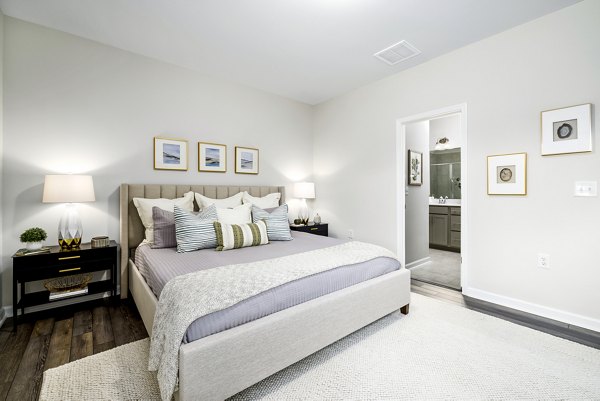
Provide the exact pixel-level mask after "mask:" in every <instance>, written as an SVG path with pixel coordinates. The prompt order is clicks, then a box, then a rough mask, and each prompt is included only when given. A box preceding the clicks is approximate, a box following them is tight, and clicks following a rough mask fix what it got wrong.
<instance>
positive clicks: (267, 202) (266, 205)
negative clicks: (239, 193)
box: [242, 191, 281, 209]
mask: <svg viewBox="0 0 600 401" xmlns="http://www.w3.org/2000/svg"><path fill="white" fill-rule="evenodd" d="M279 199H281V193H279V192H274V193H272V194H269V195H267V196H263V197H262V198H256V197H254V196H252V195H250V194H249V193H248V192H245V191H244V196H243V198H242V201H243V202H244V203H250V204H251V205H254V206H256V207H257V208H259V209H270V208H274V207H279Z"/></svg>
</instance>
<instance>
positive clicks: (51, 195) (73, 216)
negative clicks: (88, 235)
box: [42, 174, 96, 250]
mask: <svg viewBox="0 0 600 401" xmlns="http://www.w3.org/2000/svg"><path fill="white" fill-rule="evenodd" d="M95 200H96V196H95V195H94V181H93V180H92V176H91V175H70V174H61V175H58V174H57V175H47V176H46V177H45V179H44V196H43V198H42V202H43V203H66V204H67V205H66V207H65V213H64V214H63V216H62V217H61V218H60V222H59V223H58V244H59V245H60V247H61V248H62V249H63V250H73V249H78V248H79V245H80V244H81V236H82V234H83V229H82V225H81V218H80V217H79V212H78V211H77V208H76V207H75V205H74V203H80V202H94V201H95Z"/></svg>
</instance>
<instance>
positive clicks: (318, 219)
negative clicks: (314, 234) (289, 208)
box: [313, 213, 321, 226]
mask: <svg viewBox="0 0 600 401" xmlns="http://www.w3.org/2000/svg"><path fill="white" fill-rule="evenodd" d="M313 222H314V223H315V225H317V226H318V225H319V224H321V216H319V213H317V214H315V217H313Z"/></svg>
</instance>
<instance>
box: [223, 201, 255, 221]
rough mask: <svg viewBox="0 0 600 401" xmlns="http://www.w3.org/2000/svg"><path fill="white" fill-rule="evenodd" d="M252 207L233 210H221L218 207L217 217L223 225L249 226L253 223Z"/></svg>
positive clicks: (247, 205) (238, 207) (246, 206)
mask: <svg viewBox="0 0 600 401" xmlns="http://www.w3.org/2000/svg"><path fill="white" fill-rule="evenodd" d="M251 209H252V205H250V204H246V205H240V206H237V207H234V208H233V209H221V208H220V207H217V217H218V220H219V221H220V222H221V223H225V224H248V223H252V217H251V215H250V211H251Z"/></svg>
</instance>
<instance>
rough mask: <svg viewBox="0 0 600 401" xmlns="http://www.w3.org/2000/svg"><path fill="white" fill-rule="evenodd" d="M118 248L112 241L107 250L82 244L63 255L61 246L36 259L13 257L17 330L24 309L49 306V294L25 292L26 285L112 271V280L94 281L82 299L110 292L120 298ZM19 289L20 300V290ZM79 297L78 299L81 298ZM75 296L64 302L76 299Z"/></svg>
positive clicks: (40, 254)
mask: <svg viewBox="0 0 600 401" xmlns="http://www.w3.org/2000/svg"><path fill="white" fill-rule="evenodd" d="M118 250H119V245H118V244H117V243H116V242H115V241H110V245H109V246H107V247H104V248H92V247H91V245H90V244H89V243H88V244H81V246H80V249H77V250H73V251H62V252H61V249H60V247H59V246H53V247H51V248H50V252H46V253H39V254H35V255H26V256H17V255H16V254H15V255H13V257H12V258H13V321H14V329H15V330H16V328H17V311H18V310H19V309H21V315H24V314H25V308H29V307H32V306H36V305H43V304H49V303H52V302H54V301H50V292H49V291H46V290H44V291H37V292H30V293H26V292H25V283H26V282H30V281H38V280H47V279H51V278H57V277H61V276H69V275H73V274H80V273H89V272H97V271H102V270H110V279H108V280H101V281H95V282H91V283H89V284H88V292H87V294H83V295H80V296H86V295H92V294H99V293H103V292H109V291H110V293H111V295H112V296H115V295H117V261H118V256H117V255H118ZM19 286H20V289H21V291H20V295H21V296H20V298H19V297H18V293H17V287H19ZM80 296H79V297H80ZM77 297H78V296H72V297H69V298H64V299H75V298H77Z"/></svg>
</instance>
